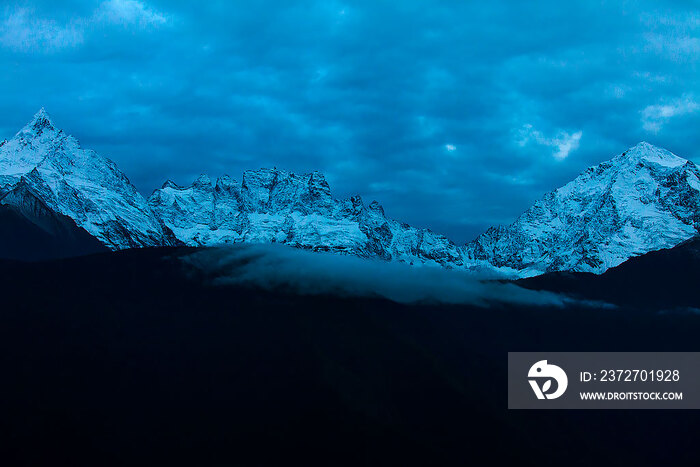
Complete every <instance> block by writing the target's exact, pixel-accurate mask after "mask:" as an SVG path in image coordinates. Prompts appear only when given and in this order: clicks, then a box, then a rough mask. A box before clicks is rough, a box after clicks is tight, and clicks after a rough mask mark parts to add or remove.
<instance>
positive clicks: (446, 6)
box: [0, 0, 700, 242]
mask: <svg viewBox="0 0 700 467" xmlns="http://www.w3.org/2000/svg"><path fill="white" fill-rule="evenodd" d="M56 3H58V2H55V1H27V2H16V3H12V2H3V5H4V6H0V15H1V16H0V67H1V68H2V70H3V72H2V73H1V74H0V138H8V137H11V136H12V135H13V134H14V133H15V132H16V131H17V130H18V129H19V128H20V127H21V126H23V124H24V123H26V121H27V120H29V119H30V118H31V116H32V115H33V114H34V112H36V111H37V110H38V109H39V108H40V107H42V106H45V107H46V109H47V110H48V111H49V113H50V114H51V115H52V116H53V118H54V120H55V122H56V123H57V124H58V125H59V126H61V127H62V128H64V129H65V130H66V131H68V132H69V133H71V134H73V135H75V136H76V137H77V138H78V139H79V140H80V141H81V143H82V144H83V146H85V147H89V148H92V149H95V150H97V151H98V152H100V153H102V154H104V155H106V156H108V157H110V158H112V159H113V160H115V161H116V162H117V164H118V165H119V166H120V167H121V168H122V170H123V171H124V172H126V173H127V175H128V176H129V177H130V179H131V180H132V182H134V184H135V185H136V186H137V187H138V188H139V189H140V190H141V191H142V192H143V193H144V194H146V195H148V194H150V192H151V191H152V190H153V189H154V188H156V187H158V186H160V185H161V184H162V183H163V181H164V180H165V179H167V178H170V179H173V180H175V181H176V182H178V183H180V184H188V183H189V182H191V181H192V180H193V179H194V178H195V177H196V176H197V175H198V174H199V173H202V172H206V173H208V174H210V175H211V176H213V177H216V176H218V175H221V174H224V173H227V174H229V175H231V176H232V177H234V178H237V179H240V175H241V173H242V172H243V171H244V170H247V169H256V168H260V167H270V166H276V167H278V168H283V169H288V170H292V171H299V172H307V171H312V170H320V171H323V172H324V173H325V174H326V176H327V178H328V180H329V182H330V184H331V189H332V190H333V193H334V195H335V196H336V197H346V196H349V195H352V194H356V193H359V194H361V195H362V196H363V198H364V199H365V201H366V202H369V201H371V200H372V199H376V200H378V201H380V202H381V203H382V204H383V205H384V207H385V211H386V212H387V214H388V215H389V216H391V217H394V218H397V219H400V220H403V221H405V222H408V223H411V224H415V225H417V226H423V227H430V228H432V229H433V230H435V231H438V232H441V233H445V234H446V235H448V236H449V237H450V238H452V239H453V240H455V241H458V242H463V241H466V240H469V239H471V238H472V237H474V236H475V235H476V234H478V233H480V232H481V231H482V230H483V229H485V228H486V227H487V226H489V225H492V224H499V223H509V222H511V221H512V220H513V219H514V218H515V217H516V216H517V215H518V214H519V213H520V212H521V211H523V210H524V209H525V208H527V207H528V206H529V205H530V204H531V203H532V202H534V201H535V200H536V199H538V198H539V197H541V196H542V194H544V193H545V192H546V191H549V190H551V189H553V188H556V187H558V186H560V185H562V184H564V183H566V182H567V181H568V180H570V179H571V178H573V177H575V176H576V175H577V174H578V173H579V172H581V171H582V170H583V169H585V168H586V167H588V166H589V165H594V164H597V163H599V162H601V161H603V160H606V159H609V158H611V157H612V156H614V155H615V154H618V153H620V152H622V151H623V150H625V149H626V148H627V147H629V146H632V145H634V144H636V143H637V142H639V141H642V140H645V141H649V142H650V143H652V144H656V145H658V146H662V147H665V148H667V149H669V150H671V151H673V152H675V153H676V154H678V155H680V156H683V157H686V158H688V159H692V160H694V161H695V162H700V135H699V132H698V129H699V128H700V77H699V75H698V61H699V59H700V8H698V3H697V2H695V1H682V0H677V1H666V2H652V1H649V2H645V1H635V2H632V1H617V2H615V1H603V2H593V1H586V2H561V1H538V2H521V1H517V2H516V1H512V2H499V1H492V2H464V1H442V2H440V1H435V0H432V1H411V0H402V1H381V0H372V1H346V2H343V1H333V0H320V1H296V2H295V1H290V0H277V1H273V0H261V1H222V0H219V1H216V0H212V1H206V2H191V1H172V0H171V1H158V0H100V1H79V0H67V1H62V2H60V6H57V5H56Z"/></svg>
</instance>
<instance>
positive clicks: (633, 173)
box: [465, 142, 700, 276]
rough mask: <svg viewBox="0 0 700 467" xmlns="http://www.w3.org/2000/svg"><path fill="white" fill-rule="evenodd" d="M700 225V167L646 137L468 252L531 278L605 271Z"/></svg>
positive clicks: (471, 256) (475, 243)
mask: <svg viewBox="0 0 700 467" xmlns="http://www.w3.org/2000/svg"><path fill="white" fill-rule="evenodd" d="M699 231H700V170H699V168H698V166H697V165H696V164H694V163H693V162H690V161H687V160H685V159H683V158H680V157H678V156H676V155H675V154H672V153H671V152H669V151H666V150H664V149H660V148H657V147H655V146H652V145H651V144H648V143H644V142H643V143H639V144H638V145H636V146H634V147H632V148H630V149H628V150H627V151H625V152H623V153H622V154H620V155H618V156H616V157H614V158H613V159H612V160H610V161H608V162H603V163H602V164H600V165H598V166H596V167H591V168H589V169H587V170H586V171H585V172H583V173H582V174H581V175H580V176H579V177H577V178H576V179H575V180H573V181H572V182H570V183H568V184H567V185H565V186H563V187H561V188H559V189H557V190H554V191H552V192H550V193H548V194H546V195H545V196H544V198H542V199H541V200H540V201H538V202H536V203H535V204H534V205H533V206H532V207H531V208H530V209H528V210H527V211H525V213H523V214H522V215H521V216H520V217H519V218H518V219H517V220H516V221H515V222H514V223H513V224H511V225H510V226H507V227H494V228H491V229H489V230H488V231H487V232H486V233H484V234H482V235H481V236H479V237H478V238H477V239H476V240H474V241H473V242H471V243H468V244H467V245H466V248H465V251H466V257H467V258H468V260H467V261H477V262H487V263H489V264H492V265H494V266H496V267H508V268H513V269H516V270H518V271H520V274H521V275H524V276H529V275H536V274H539V273H542V272H546V271H584V272H593V273H602V272H604V271H605V270H606V269H609V268H611V267H614V266H617V265H619V264H621V263H622V262H624V261H626V260H627V259H629V258H631V257H633V256H637V255H641V254H644V253H647V252H649V251H653V250H659V249H662V248H670V247H673V246H675V245H677V244H679V243H681V242H682V241H684V240H687V239H689V238H691V237H693V236H695V235H697V234H698V232H699Z"/></svg>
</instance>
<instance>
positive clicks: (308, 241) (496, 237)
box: [0, 108, 700, 277]
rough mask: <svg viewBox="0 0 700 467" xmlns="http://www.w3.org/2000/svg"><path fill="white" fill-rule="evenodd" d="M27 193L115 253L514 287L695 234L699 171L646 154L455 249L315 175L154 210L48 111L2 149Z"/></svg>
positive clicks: (182, 199) (5, 182) (614, 162)
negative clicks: (244, 255) (315, 262)
mask: <svg viewBox="0 0 700 467" xmlns="http://www.w3.org/2000/svg"><path fill="white" fill-rule="evenodd" d="M23 184H24V185H26V186H27V187H28V188H30V189H31V192H32V193H33V196H36V197H37V199H39V200H41V202H42V203H43V204H44V205H46V207H47V209H50V210H53V211H55V212H56V213H57V214H60V215H62V216H67V217H68V218H70V219H72V220H73V221H74V222H75V223H76V225H77V227H79V228H81V229H84V230H86V231H87V232H88V233H89V234H90V235H92V236H94V237H95V238H96V239H98V240H99V241H100V242H101V243H102V244H104V245H106V246H107V247H108V248H110V249H113V250H118V249H125V248H134V247H145V246H168V245H181V244H184V245H189V246H213V245H219V244H226V243H238V242H264V243H284V244H287V245H290V246H294V247H297V248H304V249H309V250H317V251H333V252H338V253H344V254H352V255H356V256H360V257H365V258H378V259H382V260H391V261H402V262H406V263H410V264H427V265H438V266H442V267H447V268H465V269H470V270H482V269H486V270H490V271H493V270H496V271H499V272H500V273H503V274H506V275H509V276H515V277H528V276H533V275H538V274H541V273H545V272H550V271H584V272H594V273H601V272H604V271H605V270H607V269H609V268H611V267H614V266H616V265H618V264H620V263H622V262H624V261H626V260H627V259H629V258H631V257H634V256H639V255H641V254H644V253H646V252H649V251H653V250H658V249H662V248H670V247H673V246H675V245H676V244H678V243H680V242H682V241H684V240H687V239H688V238H691V237H693V236H694V235H696V234H697V233H698V232H699V229H700V168H698V166H697V165H696V164H694V163H693V162H691V161H688V160H685V159H683V158H681V157H679V156H676V155H675V154H673V153H671V152H669V151H666V150H665V149H661V148H657V147H655V146H653V145H651V144H649V143H647V142H641V143H639V144H637V145H636V146H633V147H631V148H629V149H628V150H626V151H624V152H622V153H621V154H619V155H617V156H615V157H613V158H612V159H610V160H608V161H605V162H602V163H600V164H598V165H597V166H593V167H589V168H588V169H586V170H585V171H583V172H582V173H581V174H580V175H579V176H578V177H576V178H575V179H574V180H573V181H571V182H570V183H568V184H566V185H564V186H562V187H560V188H557V189H555V190H552V191H551V192H549V193H547V194H545V195H544V196H543V197H542V198H541V199H540V200H539V201H537V202H536V203H535V204H534V205H533V206H532V207H530V208H529V209H527V210H526V211H525V212H524V213H523V214H521V215H520V216H519V217H518V218H517V219H516V220H515V222H513V223H512V224H510V225H507V226H496V227H492V228H490V229H489V230H487V231H486V232H485V233H483V234H482V235H480V236H478V237H477V238H476V239H475V240H473V241H471V242H467V243H466V244H464V245H461V246H460V245H456V244H455V243H453V242H452V241H451V240H450V239H448V238H447V237H445V236H443V235H440V234H437V233H434V232H432V231H431V230H429V229H421V228H416V227H412V226H410V225H408V224H406V223H403V222H400V221H397V220H394V219H390V218H387V217H386V215H385V213H384V209H383V208H382V206H381V205H380V204H379V203H378V202H377V201H372V202H371V203H369V204H365V202H364V201H363V200H362V198H361V197H360V196H359V195H356V196H352V197H350V198H347V199H335V198H333V196H332V193H331V189H330V186H329V184H328V182H327V181H326V179H325V177H324V175H323V174H322V173H321V172H318V171H314V172H309V173H305V174H296V173H293V172H288V171H284V170H279V169H276V168H273V169H269V168H267V169H266V168H263V169H258V170H247V171H245V172H244V173H243V174H242V177H241V179H240V181H238V180H236V179H233V178H231V177H229V176H228V175H222V176H220V177H218V178H216V180H215V181H213V180H212V178H210V177H209V176H208V175H206V174H202V175H200V176H199V177H197V178H196V179H195V180H194V181H193V182H192V183H191V184H189V185H186V186H181V185H178V184H177V183H175V182H173V181H172V180H166V181H165V182H164V183H163V185H162V186H161V188H158V189H156V190H154V191H153V193H152V194H151V195H150V196H149V197H148V199H146V198H144V197H143V196H142V195H141V194H140V193H138V191H137V190H136V188H135V187H134V186H133V185H132V184H131V182H130V181H129V179H128V177H127V176H126V175H125V174H123V173H122V172H121V171H120V170H119V169H118V167H117V166H116V164H115V163H114V162H113V161H111V160H110V159H107V158H105V157H103V156H100V155H99V154H97V153H95V152H94V151H91V150H86V149H83V148H82V147H81V146H80V143H79V142H78V141H77V140H76V139H75V138H73V137H72V136H70V135H67V134H66V133H65V132H63V130H60V129H58V128H57V127H56V125H55V124H54V123H53V121H52V120H51V117H50V116H49V114H48V113H47V112H46V110H45V109H43V108H42V109H40V110H39V112H37V113H36V114H35V115H34V116H33V118H32V119H31V120H30V122H29V123H27V125H25V126H24V127H23V128H22V129H21V130H20V131H19V132H18V133H17V134H16V135H15V136H14V137H13V138H11V139H10V140H5V141H4V142H3V143H2V144H0V204H5V205H10V204H12V203H13V198H12V196H8V194H9V193H11V192H12V191H13V190H14V189H15V188H16V187H19V186H23ZM20 204H21V203H20ZM15 207H16V208H17V209H16V212H19V213H21V212H23V211H22V206H21V205H16V206H15ZM28 219H29V220H30V221H36V219H33V218H31V216H29V217H28Z"/></svg>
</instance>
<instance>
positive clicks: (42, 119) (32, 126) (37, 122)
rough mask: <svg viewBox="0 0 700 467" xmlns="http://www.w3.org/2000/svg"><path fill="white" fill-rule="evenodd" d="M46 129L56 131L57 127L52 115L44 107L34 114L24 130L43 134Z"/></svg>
mask: <svg viewBox="0 0 700 467" xmlns="http://www.w3.org/2000/svg"><path fill="white" fill-rule="evenodd" d="M46 130H50V131H56V127H55V126H54V123H53V121H52V120H51V116H50V115H49V113H48V112H47V111H46V109H45V108H43V107H42V108H41V109H39V111H38V112H37V113H35V114H34V116H33V117H32V119H31V120H30V121H29V123H27V125H25V127H24V128H23V129H22V131H23V132H32V133H36V134H41V133H43V132H44V131H46Z"/></svg>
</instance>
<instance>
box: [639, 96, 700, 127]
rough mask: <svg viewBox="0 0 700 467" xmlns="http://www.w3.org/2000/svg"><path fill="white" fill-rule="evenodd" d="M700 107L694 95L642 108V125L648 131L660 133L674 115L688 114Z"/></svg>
mask: <svg viewBox="0 0 700 467" xmlns="http://www.w3.org/2000/svg"><path fill="white" fill-rule="evenodd" d="M699 109H700V104H698V103H697V102H696V101H695V100H694V99H693V98H692V97H690V96H683V97H680V98H677V99H674V100H672V101H669V102H667V103H665V104H655V105H650V106H647V107H645V108H644V109H643V110H642V112H641V113H642V127H643V128H644V129H645V130H646V131H650V132H652V133H658V132H659V131H661V128H662V127H663V126H664V125H665V124H666V123H667V122H668V121H669V120H670V119H671V118H673V117H677V116H681V115H687V114H692V113H695V112H697V111H698V110H699Z"/></svg>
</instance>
